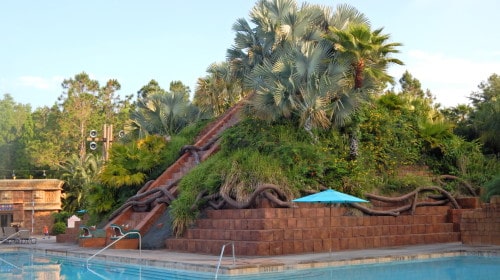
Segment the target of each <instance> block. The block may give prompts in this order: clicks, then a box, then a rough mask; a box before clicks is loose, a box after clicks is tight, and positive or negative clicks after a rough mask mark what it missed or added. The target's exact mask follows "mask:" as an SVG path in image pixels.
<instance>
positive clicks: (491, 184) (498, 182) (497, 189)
mask: <svg viewBox="0 0 500 280" xmlns="http://www.w3.org/2000/svg"><path fill="white" fill-rule="evenodd" d="M484 190H485V192H484V195H483V200H484V201H490V198H491V197H492V196H494V195H500V175H498V174H497V175H496V176H495V177H493V178H492V179H491V180H490V181H488V182H486V184H484Z"/></svg>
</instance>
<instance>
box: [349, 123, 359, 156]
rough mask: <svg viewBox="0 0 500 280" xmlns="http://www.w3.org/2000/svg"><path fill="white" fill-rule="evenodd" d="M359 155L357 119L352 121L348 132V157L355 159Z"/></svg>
mask: <svg viewBox="0 0 500 280" xmlns="http://www.w3.org/2000/svg"><path fill="white" fill-rule="evenodd" d="M358 155H359V124H358V122H357V121H354V122H353V123H352V128H351V131H350V133H349V159H350V160H356V159H357V158H358Z"/></svg>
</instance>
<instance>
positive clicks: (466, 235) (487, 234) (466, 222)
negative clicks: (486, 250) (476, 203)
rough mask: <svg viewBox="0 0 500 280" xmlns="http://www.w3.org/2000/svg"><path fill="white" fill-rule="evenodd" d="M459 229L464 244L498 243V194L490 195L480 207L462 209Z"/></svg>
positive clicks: (499, 203)
mask: <svg viewBox="0 0 500 280" xmlns="http://www.w3.org/2000/svg"><path fill="white" fill-rule="evenodd" d="M460 231H461V234H462V242H463V243H464V244H473V245H480V244H493V245H500V196H495V197H492V198H491V200H490V203H485V204H483V207H482V208H478V209H473V210H463V211H462V213H461V222H460Z"/></svg>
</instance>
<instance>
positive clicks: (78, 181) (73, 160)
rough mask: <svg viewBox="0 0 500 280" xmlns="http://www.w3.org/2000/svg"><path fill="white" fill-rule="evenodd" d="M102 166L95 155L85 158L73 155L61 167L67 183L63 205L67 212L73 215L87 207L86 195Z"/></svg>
mask: <svg viewBox="0 0 500 280" xmlns="http://www.w3.org/2000/svg"><path fill="white" fill-rule="evenodd" d="M100 166H101V162H100V161H99V160H98V159H97V158H96V157H95V156H94V155H93V154H86V155H85V156H84V157H83V158H81V157H79V156H78V155H77V154H73V155H72V156H71V157H70V158H68V159H67V160H66V162H64V163H63V164H61V165H60V167H61V169H62V171H63V173H62V175H61V179H62V180H64V181H66V184H65V185H64V193H65V197H64V205H63V208H64V210H65V211H68V212H70V213H73V212H74V211H76V210H80V209H82V208H83V207H85V206H86V197H85V195H86V193H87V191H88V187H89V185H90V184H91V183H92V182H94V181H95V178H96V176H97V174H98V173H99V170H100Z"/></svg>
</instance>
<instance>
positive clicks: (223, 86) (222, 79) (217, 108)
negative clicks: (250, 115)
mask: <svg viewBox="0 0 500 280" xmlns="http://www.w3.org/2000/svg"><path fill="white" fill-rule="evenodd" d="M207 72H208V73H209V75H207V76H206V77H205V78H200V79H198V82H197V86H196V91H195V96H194V99H193V104H194V105H196V106H197V107H198V108H200V110H201V111H203V112H206V113H208V114H209V115H214V116H219V115H221V114H222V113H224V112H225V111H226V110H227V109H228V108H230V107H232V106H233V105H234V104H236V102H238V101H239V100H241V99H242V98H243V97H244V95H245V93H244V92H243V91H242V88H241V83H240V81H239V80H238V79H234V77H233V75H232V73H231V68H230V65H229V63H227V62H223V63H213V64H211V65H210V66H209V67H208V69H207Z"/></svg>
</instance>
